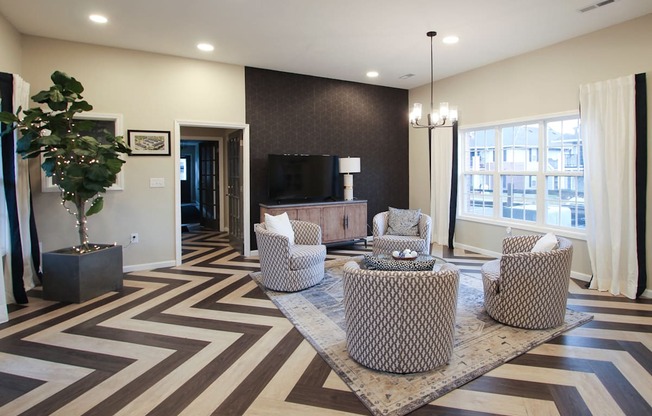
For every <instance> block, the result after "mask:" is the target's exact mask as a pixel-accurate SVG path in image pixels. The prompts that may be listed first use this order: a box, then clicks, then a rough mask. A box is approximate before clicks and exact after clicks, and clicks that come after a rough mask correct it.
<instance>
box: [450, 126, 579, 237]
mask: <svg viewBox="0 0 652 416" xmlns="http://www.w3.org/2000/svg"><path fill="white" fill-rule="evenodd" d="M461 137H462V146H461V148H462V152H463V153H462V154H463V155H464V161H463V164H462V166H463V175H462V180H461V181H460V184H461V185H460V186H461V192H460V194H461V195H462V198H463V200H462V205H461V210H462V214H464V215H470V216H480V217H490V218H495V219H501V220H515V221H524V222H529V223H533V224H538V225H542V226H547V227H563V228H575V229H583V228H584V225H585V221H584V159H583V151H582V141H581V138H580V122H579V117H578V116H576V115H573V116H565V117H556V118H550V119H541V120H533V121H527V122H521V123H516V124H505V125H496V126H491V127H483V128H479V129H468V130H463V131H462V134H461Z"/></svg>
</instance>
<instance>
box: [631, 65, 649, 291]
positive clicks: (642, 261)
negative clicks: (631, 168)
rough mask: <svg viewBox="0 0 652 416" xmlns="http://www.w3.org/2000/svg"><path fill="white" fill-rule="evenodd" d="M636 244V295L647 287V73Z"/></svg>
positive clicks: (639, 112) (640, 86)
mask: <svg viewBox="0 0 652 416" xmlns="http://www.w3.org/2000/svg"><path fill="white" fill-rule="evenodd" d="M634 80H635V81H636V87H635V88H636V245H637V260H638V288H637V290H636V297H639V296H641V295H642V294H643V292H644V291H645V289H646V287H647V266H646V265H647V259H646V246H645V231H646V219H645V214H646V211H647V192H646V191H647V81H646V77H645V74H636V75H635V76H634Z"/></svg>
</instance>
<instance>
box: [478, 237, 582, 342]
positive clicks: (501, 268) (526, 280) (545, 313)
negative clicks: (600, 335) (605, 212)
mask: <svg viewBox="0 0 652 416" xmlns="http://www.w3.org/2000/svg"><path fill="white" fill-rule="evenodd" d="M539 238H541V237H540V236H536V235H521V236H515V237H507V238H505V239H504V240H503V255H502V257H501V258H500V259H499V260H493V261H490V262H487V263H485V264H484V265H483V266H482V270H481V271H482V283H483V285H484V306H485V309H486V310H487V313H488V314H489V316H491V317H492V318H494V319H495V320H497V321H498V322H502V323H504V324H507V325H511V326H516V327H520V328H527V329H544V328H553V327H556V326H559V325H561V324H562V323H563V322H564V317H565V316H566V300H567V299H568V284H569V280H570V268H571V260H572V258H573V246H572V244H571V242H570V241H569V240H567V239H565V238H562V237H557V241H558V245H557V248H555V249H552V250H548V251H540V252H534V253H533V252H531V250H532V248H533V247H534V245H535V244H536V242H537V241H538V240H539Z"/></svg>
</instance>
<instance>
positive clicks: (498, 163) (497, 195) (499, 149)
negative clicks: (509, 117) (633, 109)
mask: <svg viewBox="0 0 652 416" xmlns="http://www.w3.org/2000/svg"><path fill="white" fill-rule="evenodd" d="M495 138H496V139H495V147H496V154H495V156H494V173H493V180H494V194H493V201H494V202H493V204H494V218H496V219H499V218H500V212H501V211H502V205H501V202H500V201H501V197H502V193H503V190H502V187H501V183H500V172H501V171H502V169H503V138H502V129H501V128H500V127H496V129H495Z"/></svg>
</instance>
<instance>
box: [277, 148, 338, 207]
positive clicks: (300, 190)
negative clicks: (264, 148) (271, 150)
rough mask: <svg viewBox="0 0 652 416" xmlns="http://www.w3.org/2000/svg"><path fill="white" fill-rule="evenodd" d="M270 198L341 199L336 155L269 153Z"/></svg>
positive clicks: (293, 199) (278, 199)
mask: <svg viewBox="0 0 652 416" xmlns="http://www.w3.org/2000/svg"><path fill="white" fill-rule="evenodd" d="M267 166H268V179H269V199H270V200H271V201H273V202H277V203H281V202H311V201H315V202H317V201H329V200H338V199H341V194H342V193H341V188H342V186H341V180H340V174H339V158H338V157H337V156H332V155H298V154H296V155H289V154H286V155H273V154H270V155H268V158H267Z"/></svg>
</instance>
